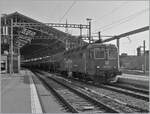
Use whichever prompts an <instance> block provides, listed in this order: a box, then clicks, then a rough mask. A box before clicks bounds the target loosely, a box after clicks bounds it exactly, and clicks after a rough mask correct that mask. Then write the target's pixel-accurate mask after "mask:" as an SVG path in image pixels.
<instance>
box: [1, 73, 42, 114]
mask: <svg viewBox="0 0 150 114" xmlns="http://www.w3.org/2000/svg"><path fill="white" fill-rule="evenodd" d="M1 77H2V80H1V85H2V89H1V111H2V113H36V112H39V113H40V112H41V110H40V108H39V106H38V105H39V104H38V97H37V93H36V90H35V87H34V83H33V82H31V80H32V79H31V75H30V73H29V71H28V70H21V71H20V73H19V74H12V75H10V74H1Z"/></svg>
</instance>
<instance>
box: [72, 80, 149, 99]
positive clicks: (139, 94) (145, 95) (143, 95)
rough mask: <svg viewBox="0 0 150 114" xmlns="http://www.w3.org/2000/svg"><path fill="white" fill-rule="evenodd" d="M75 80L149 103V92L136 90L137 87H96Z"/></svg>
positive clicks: (118, 85) (117, 85)
mask: <svg viewBox="0 0 150 114" xmlns="http://www.w3.org/2000/svg"><path fill="white" fill-rule="evenodd" d="M74 80H76V81H80V82H82V83H86V84H89V85H92V86H96V87H99V88H104V89H107V90H112V91H115V92H118V93H123V94H125V95H128V96H132V97H135V98H138V99H142V100H145V101H149V91H148V90H145V89H140V88H135V87H134V88H133V87H129V86H125V85H121V84H117V83H116V84H108V85H106V84H103V85H94V84H93V83H89V82H86V81H83V80H78V79H74Z"/></svg>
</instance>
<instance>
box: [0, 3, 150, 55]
mask: <svg viewBox="0 0 150 114" xmlns="http://www.w3.org/2000/svg"><path fill="white" fill-rule="evenodd" d="M68 9H70V10H68ZM16 11H17V12H19V13H21V14H23V15H26V16H29V17H31V18H33V19H35V20H38V21H40V22H43V23H66V20H67V22H68V23H69V24H71V23H76V24H87V21H86V18H91V19H92V21H91V23H92V26H91V32H92V35H97V34H98V31H101V35H109V36H114V35H119V34H122V33H125V32H129V31H131V30H135V29H138V28H142V27H144V26H148V25H149V1H148V0H146V1H144V0H142V1H134V0H133V1H127V0H126V1H122V0H120V1H119V0H117V1H112V0H109V1H108V0H107V1H101V0H99V1H97V0H95V1H91V0H87V1H85V0H82V1H81V0H80V1H78V0H77V1H71V0H69V1H68V0H65V1H63V0H61V1H59V0H55V1H53V0H0V12H1V14H3V13H6V14H10V13H13V12H16ZM65 13H66V14H65ZM60 30H62V31H65V29H60ZM68 32H69V33H71V34H73V35H79V34H80V32H79V29H68ZM83 34H85V35H86V34H87V31H86V30H83ZM102 39H106V37H102ZM143 40H145V41H146V49H149V31H145V32H142V33H138V34H135V35H131V36H128V37H124V38H121V39H120V53H128V54H129V55H135V54H136V48H137V47H138V46H142V45H143ZM108 43H112V44H116V41H115V40H114V41H111V42H108Z"/></svg>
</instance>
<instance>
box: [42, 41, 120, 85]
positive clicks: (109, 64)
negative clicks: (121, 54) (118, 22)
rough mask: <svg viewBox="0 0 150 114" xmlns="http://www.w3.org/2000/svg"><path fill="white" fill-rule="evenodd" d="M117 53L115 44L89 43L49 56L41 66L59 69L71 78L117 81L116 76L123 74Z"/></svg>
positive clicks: (100, 81) (102, 81) (96, 81)
mask: <svg viewBox="0 0 150 114" xmlns="http://www.w3.org/2000/svg"><path fill="white" fill-rule="evenodd" d="M117 55H118V51H117V48H116V46H115V45H112V44H96V43H95V44H89V45H85V46H82V47H79V48H76V49H72V50H69V51H65V52H61V53H57V54H55V55H53V56H51V57H49V59H50V60H49V61H47V62H46V61H45V62H42V63H40V68H44V70H50V71H57V72H59V73H61V74H62V75H64V76H68V77H70V78H78V79H80V80H85V81H93V82H94V83H110V82H114V81H116V76H117V75H120V74H121V72H120V71H119V69H118V56H117ZM45 66H46V67H45Z"/></svg>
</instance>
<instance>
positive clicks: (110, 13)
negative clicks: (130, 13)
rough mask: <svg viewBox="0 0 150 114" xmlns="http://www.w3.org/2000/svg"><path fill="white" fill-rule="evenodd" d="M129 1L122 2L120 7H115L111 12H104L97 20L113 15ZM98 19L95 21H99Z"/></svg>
mask: <svg viewBox="0 0 150 114" xmlns="http://www.w3.org/2000/svg"><path fill="white" fill-rule="evenodd" d="M127 3H128V1H125V2H122V3H121V4H120V5H119V6H118V7H115V8H113V9H112V10H111V11H110V12H108V13H106V14H104V15H103V16H101V17H100V18H99V19H97V20H98V21H100V20H102V19H104V18H105V17H107V16H110V15H112V13H115V12H117V11H118V10H119V9H120V8H122V7H123V6H125V5H126V4H127ZM98 21H96V20H95V21H93V22H94V23H95V22H98Z"/></svg>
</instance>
